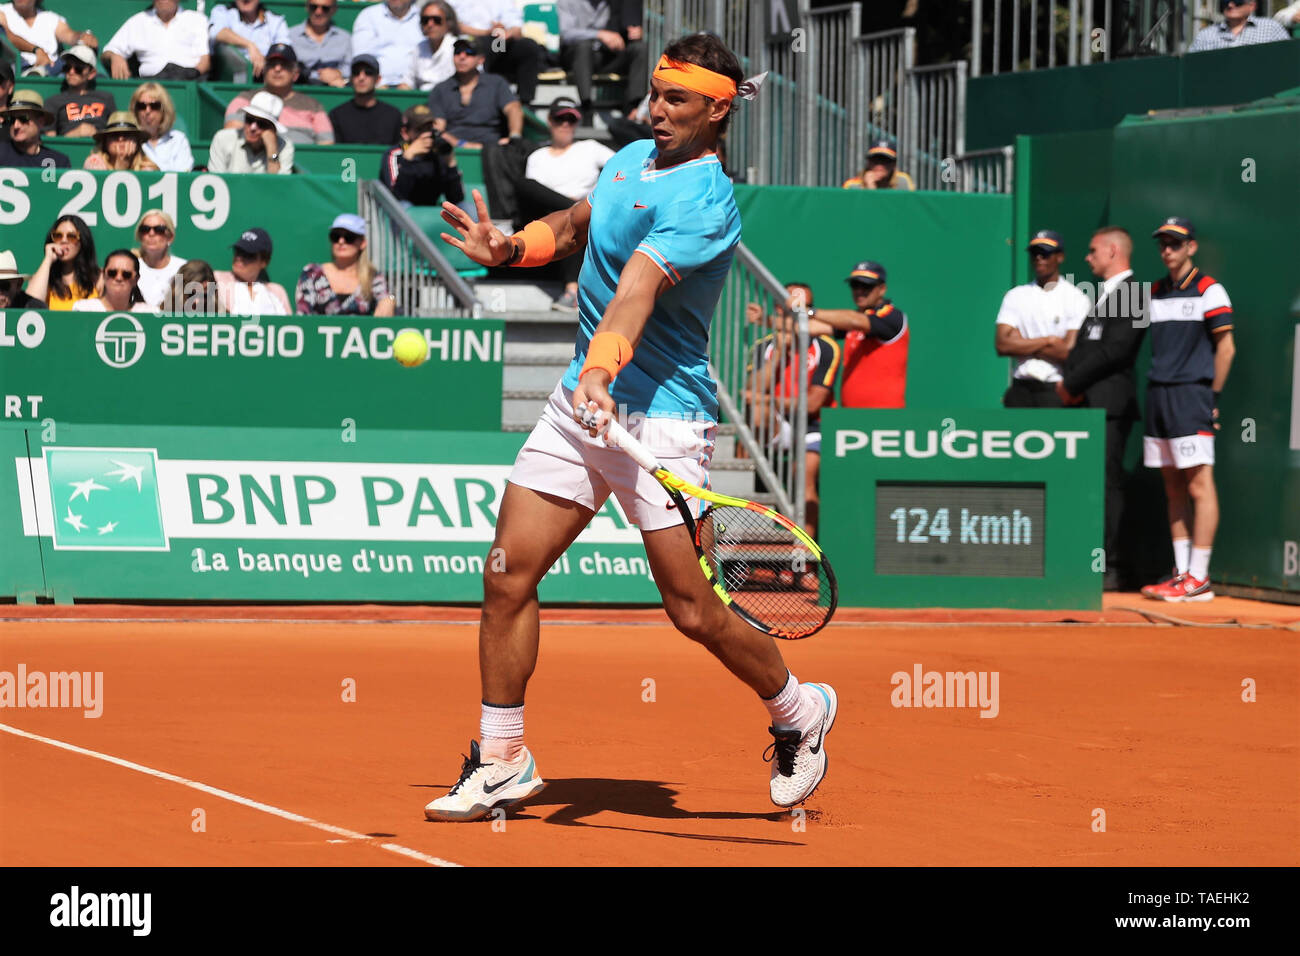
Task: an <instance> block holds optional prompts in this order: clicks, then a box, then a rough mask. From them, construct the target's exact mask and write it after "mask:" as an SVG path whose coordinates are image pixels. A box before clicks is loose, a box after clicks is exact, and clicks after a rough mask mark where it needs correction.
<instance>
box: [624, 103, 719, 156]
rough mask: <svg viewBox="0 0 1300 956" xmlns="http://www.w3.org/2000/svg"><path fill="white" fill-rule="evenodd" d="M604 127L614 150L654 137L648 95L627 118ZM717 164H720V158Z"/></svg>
mask: <svg viewBox="0 0 1300 956" xmlns="http://www.w3.org/2000/svg"><path fill="white" fill-rule="evenodd" d="M605 125H606V126H608V127H609V137H610V139H611V140H612V141H613V143H614V149H615V150H620V149H622V148H623V147H624V146H626V145H627V144H628V143H635V142H636V141H637V140H638V139H649V138H650V137H651V136H653V135H654V130H653V129H651V127H650V94H649V93H647V94H646V95H645V96H644V97H642V99H641V102H640V103H638V104H637V105H636V109H634V110H632V112H630V113H628V114H627V116H615V117H611V118H610V119H608V120H606V122H605ZM718 145H719V146H720V145H722V140H718ZM718 162H722V159H721V157H719V158H718Z"/></svg>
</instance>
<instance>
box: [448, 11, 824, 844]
mask: <svg viewBox="0 0 1300 956" xmlns="http://www.w3.org/2000/svg"><path fill="white" fill-rule="evenodd" d="M742 78H743V74H742V73H741V70H740V64H739V62H738V61H737V59H736V57H735V55H734V54H732V52H731V51H730V50H729V49H727V47H726V46H725V45H724V44H723V43H722V41H721V40H719V39H717V38H716V37H713V36H710V35H707V34H696V35H693V36H689V37H686V38H684V39H681V40H678V41H677V42H675V43H672V44H670V45H669V46H668V47H667V48H666V49H665V50H664V53H663V56H662V58H661V59H660V60H659V64H658V66H657V67H656V69H655V71H654V74H653V76H652V79H651V88H652V89H651V93H650V121H651V126H652V129H653V133H654V138H653V139H652V140H640V141H637V142H634V143H632V144H630V145H628V146H627V147H625V148H624V149H622V150H621V151H619V152H618V153H616V154H615V155H614V157H613V158H612V159H610V160H609V162H608V163H607V164H606V165H605V168H604V170H603V171H602V172H601V175H600V178H599V179H598V180H597V183H596V188H595V189H594V190H593V191H592V193H591V194H590V196H588V198H586V199H583V200H581V201H579V202H578V203H576V204H574V205H573V206H572V207H571V208H569V209H567V210H562V211H560V212H555V213H552V214H550V215H549V216H546V217H545V218H544V219H540V220H537V221H534V222H531V223H529V224H528V225H527V226H525V227H524V229H523V230H521V231H520V232H518V233H516V234H515V235H513V236H510V237H508V238H507V237H506V236H505V235H503V234H502V233H501V232H500V231H499V230H497V229H495V228H493V227H492V225H491V222H490V220H489V218H488V213H487V208H486V206H485V204H484V202H483V198H482V197H481V196H480V195H479V194H478V193H477V192H475V194H474V202H475V206H476V208H477V212H478V221H477V222H474V221H473V220H472V219H471V218H470V216H469V215H468V214H467V213H465V212H464V211H463V210H461V209H458V208H457V207H455V206H453V205H451V204H450V203H444V204H443V219H444V220H445V221H446V222H447V223H448V224H449V225H450V226H452V227H453V228H454V229H455V230H456V232H457V233H458V234H459V238H455V237H453V236H450V235H447V234H446V233H444V234H443V236H442V238H443V239H444V240H446V241H447V242H449V243H450V244H451V245H453V246H456V247H457V248H459V249H461V250H462V251H464V252H465V254H466V255H468V256H469V257H470V258H471V259H473V260H474V261H475V262H478V263H481V264H483V265H487V266H499V265H513V266H525V267H527V266H540V265H543V264H545V263H547V262H551V261H553V260H555V259H559V258H563V257H565V256H570V255H577V254H583V250H584V249H585V250H586V252H585V259H584V261H583V265H582V272H581V274H580V276H579V279H578V283H579V288H578V304H579V323H578V337H577V343H576V349H575V354H574V359H573V362H572V364H571V365H570V366H569V370H568V372H567V373H566V374H565V376H564V378H563V380H562V381H561V382H560V384H559V385H558V386H557V387H556V389H555V392H554V393H553V394H552V396H551V399H550V401H549V403H548V405H547V407H546V409H545V411H544V412H543V414H542V417H541V419H540V421H539V422H538V424H537V427H536V428H535V429H534V430H533V432H532V434H531V435H530V436H529V438H528V441H527V442H526V443H525V444H524V447H523V449H522V450H521V451H520V452H519V457H518V458H517V459H516V461H515V466H514V470H513V471H512V472H511V474H510V483H509V484H508V485H507V487H506V491H505V495H504V496H503V498H502V501H501V510H500V514H499V516H498V520H497V530H496V540H495V542H494V543H493V548H494V549H498V548H499V549H501V550H500V551H494V553H496V554H498V555H501V556H503V560H502V561H498V562H491V561H490V562H489V567H488V569H487V571H486V572H485V573H484V577H483V617H482V622H481V623H480V625H479V670H480V675H481V679H482V691H483V697H482V711H481V716H480V723H479V733H480V737H481V740H482V746H481V748H480V746H479V744H478V743H475V742H473V741H471V743H470V753H469V755H468V757H466V759H465V762H464V764H463V766H462V767H461V773H460V779H459V780H457V781H456V784H455V785H454V786H453V787H452V788H451V790H450V792H449V793H448V794H447V795H446V796H444V797H439V798H438V799H436V800H434V801H433V802H432V803H430V804H429V805H428V806H427V807H425V816H426V817H428V818H429V819H430V820H475V819H478V818H480V817H483V816H485V815H486V814H488V813H489V812H491V811H492V809H493V808H495V807H500V806H509V805H512V804H517V803H519V802H521V801H524V800H527V799H528V798H529V797H532V796H533V795H535V794H537V793H538V792H539V791H540V790H541V789H542V788H543V787H544V786H545V784H544V782H543V780H542V777H541V775H540V773H539V771H538V768H537V763H536V761H535V760H534V759H533V755H532V753H531V752H530V751H529V749H528V748H527V747H526V746H524V693H525V689H526V688H527V686H528V679H529V677H531V676H532V673H533V669H534V667H535V666H536V664H537V647H538V634H539V620H538V604H537V585H538V583H539V582H540V581H541V579H542V577H543V576H544V575H545V574H546V572H547V570H548V569H549V568H550V567H551V565H552V564H554V563H555V561H556V560H558V559H559V557H560V556H561V555H562V554H563V553H564V551H565V550H566V549H567V548H568V547H569V545H570V544H571V543H572V542H573V540H574V539H575V538H576V537H577V536H578V534H579V533H580V532H581V531H582V530H583V529H584V528H586V527H587V524H588V522H590V521H591V519H592V517H593V516H594V515H595V513H596V512H597V511H598V510H600V508H601V507H602V506H603V505H604V503H605V501H606V500H607V499H608V497H609V496H610V494H613V495H615V496H616V497H617V498H618V501H619V503H620V504H621V505H622V506H623V510H624V512H626V514H627V515H628V517H629V519H630V520H631V521H632V522H633V523H635V524H636V525H638V526H639V528H640V531H641V537H642V540H643V541H644V542H645V550H646V555H647V557H648V558H649V561H650V568H651V571H652V573H653V574H654V579H655V583H656V584H657V585H658V587H659V591H660V593H661V594H662V595H663V602H664V608H665V609H666V610H667V612H668V616H669V617H670V618H671V619H672V622H673V624H674V625H676V627H677V628H678V630H680V631H681V632H682V633H683V634H685V635H686V636H687V637H689V638H690V639H691V640H694V641H698V642H699V643H700V644H702V645H703V646H704V647H705V648H707V649H708V650H709V652H710V653H712V654H713V655H714V656H715V657H717V658H718V660H720V661H721V662H722V663H723V665H724V666H725V667H726V668H727V669H728V670H729V671H731V673H732V674H734V675H735V676H736V677H738V678H739V679H740V680H742V681H744V682H745V683H746V684H748V685H749V686H750V687H751V688H752V689H753V690H754V692H755V693H756V694H757V695H758V696H759V698H760V699H761V700H762V702H763V705H764V706H765V707H766V708H767V711H768V713H769V714H770V716H771V727H770V728H769V732H770V733H771V735H772V745H771V746H770V747H769V748H768V752H767V754H765V759H767V760H769V761H771V763H772V769H771V781H770V790H771V796H772V801H773V802H774V803H775V804H776V805H777V806H782V807H790V806H794V805H795V804H798V803H801V802H803V801H804V800H806V799H808V797H810V796H811V795H812V793H813V791H814V790H815V789H816V788H817V785H818V784H819V783H820V782H821V780H822V777H823V776H824V775H825V773H826V750H825V747H824V743H825V736H826V734H827V733H828V732H829V731H830V729H831V725H832V724H833V723H834V721H835V715H836V709H837V706H838V702H837V699H836V695H835V691H834V690H833V689H832V688H831V687H830V686H829V685H827V684H811V683H810V684H800V683H799V682H798V681H797V680H796V679H795V678H794V676H793V675H792V674H791V673H790V672H789V670H788V669H787V668H786V666H785V662H784V661H783V660H782V658H781V653H780V651H778V650H777V647H776V644H775V642H774V641H773V640H772V638H770V637H768V636H767V635H765V634H761V633H759V632H758V631H756V630H754V629H753V628H751V627H749V626H748V625H746V624H745V623H744V622H742V621H741V620H740V618H738V617H737V616H736V615H734V614H732V613H731V612H730V611H729V610H727V608H726V607H725V606H724V605H723V604H722V602H721V601H719V600H718V598H717V597H716V595H715V594H714V593H713V590H712V587H711V585H710V584H709V582H708V581H707V580H706V579H705V576H704V575H703V574H701V573H700V567H699V563H698V561H697V559H696V555H695V551H694V547H693V545H692V543H691V538H690V535H689V534H688V533H687V531H686V527H685V524H684V523H683V520H682V516H681V514H680V513H679V512H678V511H677V509H676V508H675V507H674V506H673V504H672V502H671V501H670V500H669V497H668V495H667V494H666V493H665V492H664V490H663V488H662V487H661V486H660V485H659V483H658V482H657V481H656V480H655V479H654V478H653V477H652V476H651V475H649V474H648V473H646V472H645V471H643V470H642V469H641V468H640V467H639V466H638V465H637V464H636V462H635V461H633V460H632V458H631V457H629V456H628V455H627V454H625V453H624V452H622V451H620V450H619V449H617V448H612V447H610V446H608V445H606V444H605V443H604V442H603V441H602V440H601V439H599V438H598V437H596V436H597V434H598V427H599V426H600V425H601V424H602V422H603V421H604V419H605V418H606V417H609V416H613V415H615V414H616V409H617V408H618V406H622V407H623V408H624V409H625V411H626V413H627V414H628V418H627V420H626V423H625V426H626V427H627V428H628V429H629V431H631V432H632V434H633V435H634V436H635V437H638V438H640V439H641V441H642V442H644V443H645V444H646V445H647V446H648V447H649V448H650V450H651V451H652V452H653V453H654V454H655V455H656V457H658V459H659V460H660V461H661V462H662V463H663V464H664V466H665V467H667V468H668V469H669V470H671V471H673V472H674V473H676V474H677V475H679V476H681V477H682V478H684V479H686V480H687V481H690V482H693V483H694V484H696V485H698V486H701V487H707V483H708V469H709V460H710V457H711V456H712V454H713V440H714V436H715V434H716V430H717V426H716V424H715V423H716V421H717V415H718V403H717V385H716V383H715V382H714V381H713V379H712V378H711V377H710V375H709V371H708V361H709V359H708V335H709V322H710V319H711V317H712V315H713V310H714V307H715V306H716V305H717V302H718V298H719V296H720V295H721V292H722V287H723V282H724V280H725V278H726V275H727V272H728V270H729V268H730V266H731V260H732V256H733V254H734V251H735V247H736V243H737V242H738V241H739V240H740V216H739V214H738V213H737V211H736V205H735V201H734V198H733V196H732V191H731V183H730V181H729V180H728V179H727V176H726V173H725V172H724V171H723V168H722V165H721V163H720V162H719V160H718V155H717V149H718V139H719V137H720V136H721V135H722V133H723V132H724V131H725V130H726V126H727V122H728V120H729V119H730V113H731V107H732V101H733V99H734V98H735V97H736V96H737V95H738V94H740V95H751V96H752V92H753V91H754V90H755V89H756V86H755V84H753V83H745V84H742ZM742 85H743V86H744V87H745V88H744V89H743V90H742V89H741V87H742ZM691 505H692V507H694V508H695V509H696V510H697V511H699V510H700V509H699V502H698V501H694V502H691Z"/></svg>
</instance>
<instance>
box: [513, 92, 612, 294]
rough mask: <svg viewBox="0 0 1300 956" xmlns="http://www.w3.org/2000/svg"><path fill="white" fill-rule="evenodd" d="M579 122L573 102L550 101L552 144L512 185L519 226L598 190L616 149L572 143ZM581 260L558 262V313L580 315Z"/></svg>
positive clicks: (532, 156)
mask: <svg viewBox="0 0 1300 956" xmlns="http://www.w3.org/2000/svg"><path fill="white" fill-rule="evenodd" d="M581 121H582V111H581V110H579V109H578V104H577V103H576V102H575V101H574V100H571V99H568V98H567V97H560V98H559V99H557V100H555V101H554V102H552V103H551V108H550V110H549V112H548V115H547V126H549V127H550V130H551V142H550V145H548V146H543V147H542V148H541V149H537V150H534V151H533V152H532V153H531V154H530V155H529V157H528V163H527V165H526V166H525V167H524V176H523V178H522V179H520V180H518V181H516V183H515V196H516V197H517V198H518V200H519V220H520V228H522V224H523V223H526V222H532V221H533V220H534V219H541V218H542V217H543V216H546V215H549V214H550V213H553V212H557V211H559V210H561V209H568V208H569V207H570V206H572V205H573V204H574V203H575V202H578V201H579V200H581V199H584V198H586V196H587V195H588V194H589V193H590V192H591V191H592V190H593V189H594V188H596V180H597V179H599V178H600V171H601V170H602V169H604V168H605V163H607V162H609V158H610V157H611V156H613V155H614V151H613V150H612V149H610V148H609V147H608V146H606V145H605V144H603V143H598V142H596V141H595V140H594V139H583V140H577V141H575V140H574V133H575V132H576V131H577V129H578V123H580V122H581ZM582 260H583V257H582V256H581V255H577V254H574V255H571V256H565V257H564V258H563V259H561V260H560V271H561V272H562V273H563V277H564V294H563V295H562V296H561V297H560V298H559V299H557V300H556V301H555V302H553V303H552V304H551V308H553V309H555V310H556V311H557V312H577V311H578V273H579V272H580V271H581V270H582Z"/></svg>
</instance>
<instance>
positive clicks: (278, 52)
mask: <svg viewBox="0 0 1300 956" xmlns="http://www.w3.org/2000/svg"><path fill="white" fill-rule="evenodd" d="M266 60H267V62H268V63H269V62H270V61H271V60H284V62H286V63H291V64H293V65H294V66H297V65H298V51H296V50H295V49H294V48H293V45H292V44H290V43H272V44H271V48H270V49H269V50H267V51H266Z"/></svg>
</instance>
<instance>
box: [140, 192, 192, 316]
mask: <svg viewBox="0 0 1300 956" xmlns="http://www.w3.org/2000/svg"><path fill="white" fill-rule="evenodd" d="M135 238H136V241H137V242H139V243H140V245H139V248H137V249H135V250H134V251H135V254H136V256H137V257H139V260H140V295H141V296H143V297H144V301H145V302H147V303H149V305H152V306H154V307H155V308H157V307H158V306H160V305H161V304H162V300H163V296H164V295H166V293H167V287H168V286H169V285H170V284H171V281H172V276H174V275H175V274H176V271H177V270H178V269H180V267H181V266H183V265H185V260H184V259H182V258H181V257H180V256H174V255H172V242H173V241H175V239H176V223H175V222H174V221H173V220H172V217H171V216H169V215H168V214H167V213H166V212H164V211H163V210H161V209H150V210H149V211H148V212H146V213H145V214H144V215H143V216H141V217H140V221H139V222H138V223H136V226H135Z"/></svg>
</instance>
